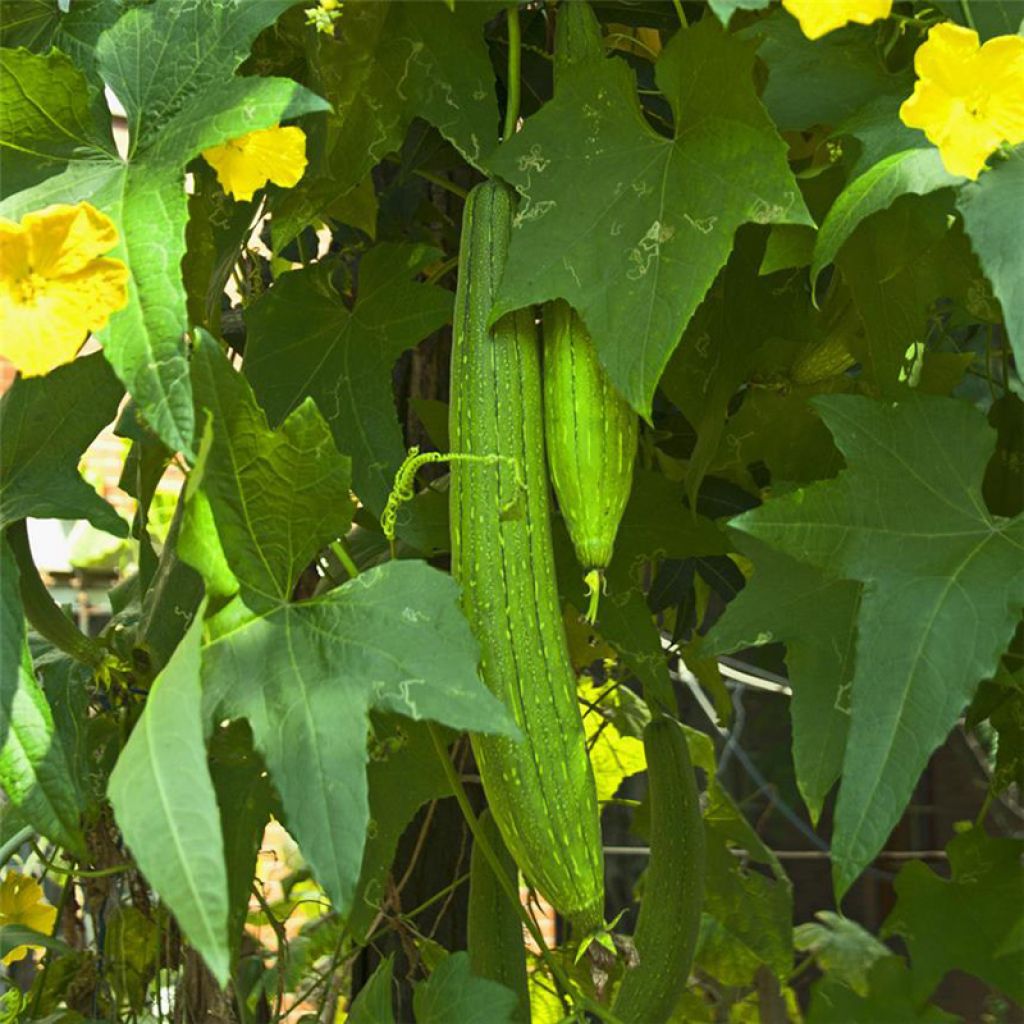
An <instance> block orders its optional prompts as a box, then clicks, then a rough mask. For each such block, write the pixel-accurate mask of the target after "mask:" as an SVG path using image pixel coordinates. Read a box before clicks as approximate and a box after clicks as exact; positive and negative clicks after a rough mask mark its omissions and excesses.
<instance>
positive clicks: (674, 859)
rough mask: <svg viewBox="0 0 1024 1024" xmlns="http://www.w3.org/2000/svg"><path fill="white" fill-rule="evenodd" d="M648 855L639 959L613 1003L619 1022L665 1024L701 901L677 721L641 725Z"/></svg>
mask: <svg viewBox="0 0 1024 1024" xmlns="http://www.w3.org/2000/svg"><path fill="white" fill-rule="evenodd" d="M644 752H645V753H646V755H647V778H648V787H649V794H650V805H651V860H650V864H649V865H648V868H647V876H646V880H645V882H644V898H643V900H642V901H641V903H640V918H639V920H638V921H637V926H636V932H635V934H634V936H633V940H634V943H635V945H636V952H637V955H638V957H639V961H638V963H637V965H636V966H635V967H633V968H631V969H629V970H627V972H626V975H625V977H624V978H623V979H622V985H621V986H620V988H619V992H618V995H617V996H616V999H615V1003H614V1005H613V1011H614V1013H615V1014H616V1016H617V1017H619V1018H620V1020H622V1021H623V1024H664V1022H665V1021H667V1020H668V1019H669V1017H670V1016H671V1014H672V1011H673V1010H674V1009H675V1006H676V1004H677V1003H678V1002H679V1000H680V998H681V997H682V995H683V992H684V991H685V990H686V982H687V978H688V977H689V973H690V966H691V964H692V962H693V953H694V949H695V948H696V945H697V933H698V931H699V930H700V914H701V906H702V904H703V899H704V858H705V854H704V823H703V821H702V819H701V814H700V800H699V797H698V794H697V780H696V778H695V777H694V774H693V767H692V766H691V764H690V753H689V750H688V749H687V746H686V735H685V734H684V732H683V729H682V726H680V725H679V723H678V722H676V721H675V720H674V719H672V718H669V717H668V716H666V715H659V716H658V717H657V718H655V719H654V720H653V721H652V722H651V723H650V724H649V725H648V726H647V728H646V729H644Z"/></svg>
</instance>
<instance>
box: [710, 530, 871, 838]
mask: <svg viewBox="0 0 1024 1024" xmlns="http://www.w3.org/2000/svg"><path fill="white" fill-rule="evenodd" d="M740 550H741V551H742V552H743V553H744V554H746V555H748V556H749V557H751V558H753V560H754V567H755V572H754V577H753V579H752V580H750V582H749V583H747V585H746V587H745V588H744V589H743V590H742V591H741V592H740V594H739V596H738V597H737V598H736V599H735V600H734V601H732V602H731V603H730V604H729V605H728V607H727V608H726V611H725V614H724V615H723V616H722V618H721V619H719V620H718V622H717V623H715V625H714V627H713V628H712V629H711V631H710V632H709V633H708V635H707V637H706V638H705V642H704V651H705V653H707V654H728V653H729V652H731V651H735V650H737V649H739V648H741V647H748V646H757V645H760V644H766V643H773V642H775V641H779V640H781V641H782V642H783V643H785V645H786V664H787V667H788V669H789V678H790V683H791V685H792V687H793V697H792V701H791V704H790V714H791V715H792V719H793V764H794V767H795V768H796V782H797V786H798V787H799V789H800V794H801V796H802V797H803V798H804V801H805V803H806V804H807V809H808V811H809V812H810V815H811V820H812V821H815V822H816V821H817V820H818V817H819V816H820V814H821V809H822V805H823V804H824V802H825V797H826V796H827V795H828V792H829V790H830V789H831V788H832V786H833V785H834V784H835V781H836V779H838V778H839V773H840V769H841V767H842V763H843V753H844V751H845V749H846V735H847V730H848V728H849V721H850V684H851V681H852V679H853V671H854V647H855V641H856V636H857V612H858V609H859V606H860V590H861V588H860V586H859V585H858V584H857V583H854V582H851V581H850V580H842V579H838V580H837V579H832V578H830V577H829V576H827V575H826V574H825V573H824V572H822V571H821V570H820V569H816V568H814V567H813V566H809V565H805V564H803V563H801V562H798V561H796V559H794V558H790V557H789V556H788V555H784V554H781V553H779V552H777V551H773V550H772V549H771V548H769V547H767V546H766V545H763V544H758V543H757V542H756V541H752V540H751V539H750V538H745V539H743V540H742V541H741V542H740Z"/></svg>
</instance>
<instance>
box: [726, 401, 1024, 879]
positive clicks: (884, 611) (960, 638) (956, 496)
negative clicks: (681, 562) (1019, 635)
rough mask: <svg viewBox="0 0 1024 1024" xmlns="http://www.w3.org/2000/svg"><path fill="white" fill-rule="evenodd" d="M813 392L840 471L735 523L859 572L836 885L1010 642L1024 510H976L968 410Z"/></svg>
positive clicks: (869, 845) (875, 844)
mask: <svg viewBox="0 0 1024 1024" xmlns="http://www.w3.org/2000/svg"><path fill="white" fill-rule="evenodd" d="M814 404H815V405H816V407H817V408H818V409H819V411H820V412H821V415H822V417H823V418H824V420H825V422H826V424H827V425H828V426H829V428H830V429H831V431H832V433H833V435H834V436H835V439H836V443H837V444H838V445H839V447H840V449H841V450H842V452H843V454H844V455H845V457H846V461H847V469H846V470H845V471H844V472H842V473H840V475H839V476H838V477H837V478H836V479H835V480H827V481H823V482H821V483H817V484H813V485H811V486H810V487H807V488H803V489H800V490H797V491H794V492H793V493H791V494H788V495H785V496H783V497H779V498H775V499H773V500H770V501H768V502H766V503H765V504H764V505H762V506H761V507H760V508H757V509H754V510H752V511H750V512H746V513H745V514H743V515H742V516H740V517H739V518H738V519H734V520H733V521H732V526H734V527H736V528H738V529H740V530H743V531H744V532H746V533H749V534H752V535H753V536H755V537H758V538H759V539H761V540H763V541H765V542H766V543H768V544H770V545H771V546H773V547H775V548H777V549H778V550H780V551H783V552H785V553H787V554H790V555H792V556H793V557H795V558H798V559H799V560H801V561H804V562H809V563H811V564H812V565H817V566H819V567H821V568H822V569H824V570H825V571H826V572H827V573H829V574H830V575H833V576H837V577H840V578H843V579H851V580H860V581H862V582H863V583H864V584H865V587H864V592H863V599H862V601H861V605H860V614H859V616H858V621H857V627H858V640H857V654H856V669H855V672H854V677H853V684H852V690H851V703H850V710H851V717H850V734H849V739H848V742H847V745H846V754H845V757H844V761H843V780H842V785H841V788H840V791H839V799H838V803H837V807H836V816H835V831H834V834H833V844H832V856H833V875H834V879H835V886H836V891H837V893H838V895H839V896H840V897H841V896H842V895H843V894H844V893H845V892H846V891H847V889H848V888H849V887H850V885H851V884H852V882H853V881H854V879H855V878H856V877H857V875H858V874H860V872H861V871H862V870H863V869H864V868H865V867H866V866H867V865H868V864H870V863H871V860H872V859H873V858H874V856H875V854H876V853H877V852H878V851H879V849H881V847H882V845H883V843H884V842H885V840H886V838H887V836H888V835H889V832H890V831H891V830H892V828H893V826H894V825H895V824H896V822H897V821H898V820H899V817H900V815H901V814H902V812H903V809H904V807H905V806H906V802H907V800H908V799H909V797H910V794H911V792H912V791H913V787H914V785H915V784H916V782H917V779H918V777H919V775H920V773H921V772H922V771H923V770H924V767H925V765H926V764H927V761H928V757H929V755H930V754H931V752H932V751H933V750H934V749H935V748H936V747H937V746H938V745H939V744H940V743H941V742H942V741H943V740H944V739H945V737H946V735H947V733H948V732H949V730H950V729H951V728H952V727H953V725H954V724H955V723H956V720H957V718H958V716H959V715H960V713H961V711H962V710H963V708H964V707H965V706H966V704H967V703H968V701H969V700H970V699H971V696H972V694H973V693H974V691H975V689H976V687H977V685H978V683H979V682H980V680H981V679H983V678H985V677H986V676H989V675H991V674H993V673H994V671H995V669H996V666H997V663H998V659H999V656H1000V654H1001V653H1002V652H1003V651H1004V650H1005V648H1006V646H1007V644H1008V643H1009V642H1010V638H1011V637H1012V635H1013V631H1014V628H1015V626H1016V624H1017V620H1018V618H1019V614H1020V608H1021V605H1022V604H1024V558H1022V554H1024V518H1022V517H1018V518H1016V519H1014V520H1005V519H999V518H996V517H994V516H992V515H991V514H990V513H989V512H988V511H987V510H986V509H985V506H984V502H983V501H982V497H981V481H982V475H983V473H984V468H985V464H986V462H987V461H988V457H989V455H990V454H991V452H992V448H993V441H994V438H993V432H992V430H991V428H990V427H989V426H988V425H987V423H986V422H985V419H984V416H983V415H982V414H981V413H980V412H978V411H977V410H976V409H974V408H973V407H971V406H969V405H966V404H965V403H963V402H960V401H957V400H954V399H949V398H938V397H935V396H930V395H918V394H914V393H913V392H911V393H909V394H908V395H907V397H906V398H904V399H901V400H900V401H899V402H891V403H890V402H885V403H883V402H877V401H872V400H871V399H867V398H860V397H853V396H847V395H832V396H829V397H824V398H819V399H816V400H815V403H814ZM965 621H966V622H970V623H972V628H971V630H970V631H969V632H968V633H966V634H965V632H964V629H963V623H964V622H965ZM953 637H956V642H955V643H952V642H951V638H953ZM911 737H912V739H911Z"/></svg>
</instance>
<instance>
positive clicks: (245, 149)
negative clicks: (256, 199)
mask: <svg viewBox="0 0 1024 1024" xmlns="http://www.w3.org/2000/svg"><path fill="white" fill-rule="evenodd" d="M203 158H204V159H205V160H206V162H207V163H208V164H209V165H210V166H211V167H212V168H213V169H214V170H215V171H216V172H217V180H218V181H219V182H220V184H221V188H223V189H224V191H225V192H228V193H230V194H231V195H233V196H234V197H235V199H245V200H248V199H252V197H253V195H254V193H255V192H256V190H257V189H261V188H263V186H264V185H266V184H267V182H268V181H271V182H273V183H274V184H275V185H280V186H281V187H282V188H292V187H293V186H295V185H297V184H298V183H299V180H300V179H301V178H302V175H303V174H305V173H306V133H305V132H304V131H303V130H302V129H301V128H296V127H293V126H292V127H288V128H281V127H280V126H277V125H275V126H274V127H273V128H264V129H262V130H260V131H256V132H249V133H248V134H247V135H241V136H239V137H238V138H237V139H231V141H230V142H225V143H224V145H222V146H213V147H211V148H210V149H204V150H203Z"/></svg>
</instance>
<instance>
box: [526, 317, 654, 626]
mask: <svg viewBox="0 0 1024 1024" xmlns="http://www.w3.org/2000/svg"><path fill="white" fill-rule="evenodd" d="M544 428H545V436H546V437H547V446H548V460H549V462H550V464H551V479H552V481H553V483H554V485H555V493H556V494H557V495H558V505H559V507H560V508H561V510H562V515H563V516H564V517H565V524H566V526H567V527H568V529H569V536H570V537H571V538H572V543H573V547H574V548H575V549H576V558H577V559H578V560H579V563H580V565H582V566H583V568H584V569H585V570H586V576H585V579H586V582H587V586H588V588H589V590H590V606H589V608H588V609H587V618H588V619H589V620H590V621H591V622H593V621H594V620H595V618H596V616H597V602H598V598H599V595H600V593H601V588H602V586H603V584H604V570H605V569H607V568H608V565H609V563H610V562H611V560H612V550H613V548H614V545H615V535H616V533H618V530H619V523H620V522H621V521H622V513H623V512H624V511H625V509H626V502H627V501H629V492H630V489H631V488H632V486H633V464H634V462H635V461H636V443H637V433H638V422H637V415H636V413H635V412H633V410H632V409H631V408H630V406H629V403H628V402H627V401H626V400H625V399H624V398H623V397H622V395H621V394H619V392H618V391H617V390H616V389H615V387H614V385H613V384H612V383H611V381H610V380H608V375H607V374H606V373H605V372H604V369H603V367H602V366H601V364H600V363H599V362H598V360H597V353H596V352H595V351H594V345H593V342H592V341H591V340H590V335H589V334H588V333H587V329H586V327H585V326H584V324H583V321H582V320H581V319H580V318H579V316H578V315H577V313H576V311H575V310H574V309H573V308H572V307H571V306H570V305H569V304H568V303H567V302H564V301H563V300H561V299H558V300H557V301H555V302H549V303H548V304H547V305H546V306H545V309H544Z"/></svg>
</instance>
